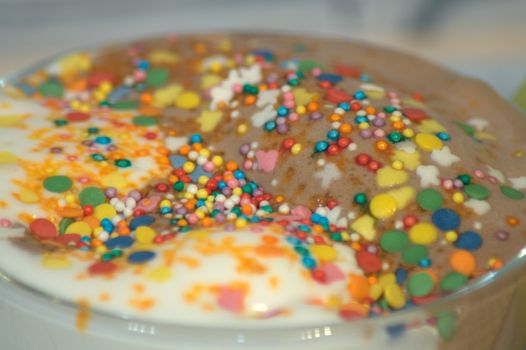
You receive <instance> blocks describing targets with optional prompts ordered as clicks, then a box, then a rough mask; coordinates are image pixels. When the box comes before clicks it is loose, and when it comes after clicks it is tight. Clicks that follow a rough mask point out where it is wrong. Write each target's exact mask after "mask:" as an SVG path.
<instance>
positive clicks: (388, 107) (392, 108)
mask: <svg viewBox="0 0 526 350" xmlns="http://www.w3.org/2000/svg"><path fill="white" fill-rule="evenodd" d="M396 110H397V109H396V107H394V106H385V107H384V112H385V113H393V112H394V111H396Z"/></svg>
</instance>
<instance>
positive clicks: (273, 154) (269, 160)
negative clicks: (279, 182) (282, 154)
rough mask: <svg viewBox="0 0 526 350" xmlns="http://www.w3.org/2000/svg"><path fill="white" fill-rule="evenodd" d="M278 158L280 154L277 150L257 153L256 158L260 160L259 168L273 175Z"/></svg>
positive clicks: (258, 151)
mask: <svg viewBox="0 0 526 350" xmlns="http://www.w3.org/2000/svg"><path fill="white" fill-rule="evenodd" d="M278 156H279V152H278V151H276V150H270V151H263V150H257V151H256V158H257V160H258V165H259V168H260V169H261V170H262V171H264V172H266V173H271V172H272V171H274V168H275V167H276V163H277V161H278Z"/></svg>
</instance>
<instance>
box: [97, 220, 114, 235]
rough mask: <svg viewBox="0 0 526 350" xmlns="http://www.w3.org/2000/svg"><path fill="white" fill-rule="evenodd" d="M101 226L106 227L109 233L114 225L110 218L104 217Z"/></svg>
mask: <svg viewBox="0 0 526 350" xmlns="http://www.w3.org/2000/svg"><path fill="white" fill-rule="evenodd" d="M100 226H101V227H102V228H103V229H104V231H106V232H108V233H112V232H113V229H114V226H113V223H112V222H111V220H110V219H108V218H104V219H102V220H101V221H100Z"/></svg>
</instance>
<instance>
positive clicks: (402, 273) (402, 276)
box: [395, 267, 407, 285]
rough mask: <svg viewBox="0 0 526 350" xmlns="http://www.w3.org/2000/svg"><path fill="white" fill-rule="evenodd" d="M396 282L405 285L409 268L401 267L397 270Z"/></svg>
mask: <svg viewBox="0 0 526 350" xmlns="http://www.w3.org/2000/svg"><path fill="white" fill-rule="evenodd" d="M395 276H396V283H397V284H398V285H403V284H404V283H405V280H406V279H407V270H405V269H403V268H401V267H399V268H397V269H396V270H395Z"/></svg>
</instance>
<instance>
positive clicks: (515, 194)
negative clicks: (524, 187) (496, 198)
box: [500, 185, 524, 200]
mask: <svg viewBox="0 0 526 350" xmlns="http://www.w3.org/2000/svg"><path fill="white" fill-rule="evenodd" d="M500 192H501V193H502V194H503V195H505V196H506V197H508V198H509V199H513V200H522V199H524V193H522V192H521V191H519V190H516V189H514V188H512V187H509V186H504V185H502V186H500Z"/></svg>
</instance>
